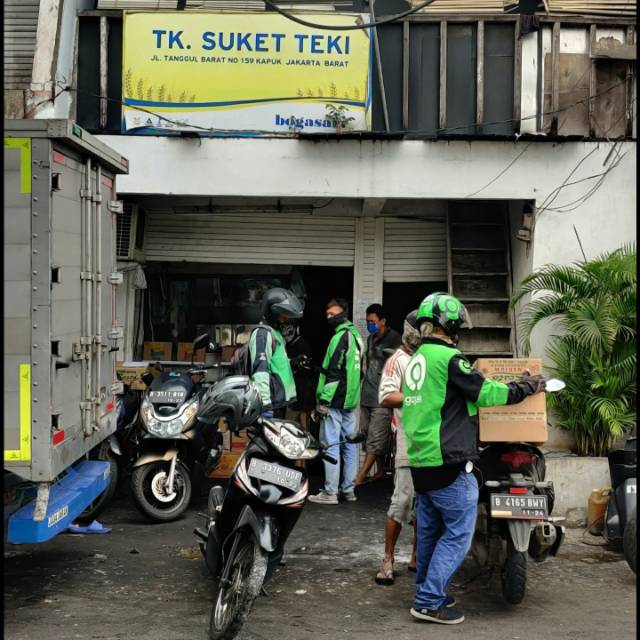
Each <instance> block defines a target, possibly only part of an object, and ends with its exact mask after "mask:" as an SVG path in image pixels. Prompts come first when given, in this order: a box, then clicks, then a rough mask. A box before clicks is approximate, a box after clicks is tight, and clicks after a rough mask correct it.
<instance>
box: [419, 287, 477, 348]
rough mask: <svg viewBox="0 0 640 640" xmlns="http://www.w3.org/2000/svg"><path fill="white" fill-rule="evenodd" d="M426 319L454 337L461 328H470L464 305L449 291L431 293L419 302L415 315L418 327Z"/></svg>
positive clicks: (469, 320)
mask: <svg viewBox="0 0 640 640" xmlns="http://www.w3.org/2000/svg"><path fill="white" fill-rule="evenodd" d="M427 320H428V321H429V322H431V323H432V324H434V325H437V326H439V327H440V328H441V329H443V330H444V332H445V333H446V334H447V335H448V336H449V337H451V338H455V339H457V335H458V331H459V330H460V329H461V328H463V327H464V328H468V329H470V328H471V319H470V318H469V314H468V312H467V310H466V309H465V306H464V305H463V304H462V302H460V300H458V298H456V297H455V296H452V295H451V294H449V293H442V292H437V293H432V294H430V295H428V296H427V297H426V298H425V299H424V300H423V301H422V302H421V303H420V306H419V307H418V313H417V316H416V324H417V326H418V328H419V327H420V325H421V324H422V323H423V322H425V321H427Z"/></svg>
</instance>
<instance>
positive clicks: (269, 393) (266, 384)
mask: <svg viewBox="0 0 640 640" xmlns="http://www.w3.org/2000/svg"><path fill="white" fill-rule="evenodd" d="M249 366H250V371H251V379H252V380H253V382H254V383H255V385H256V386H257V387H258V391H259V392H260V397H261V398H262V406H263V409H264V410H265V411H272V410H273V409H279V408H281V407H286V406H288V405H290V404H292V403H293V402H295V400H296V383H295V381H294V378H293V372H292V370H291V364H290V363H289V356H287V351H286V348H285V341H284V338H283V337H282V334H281V333H280V332H279V331H278V330H277V329H274V328H273V327H270V326H268V325H260V326H259V327H257V328H256V329H254V330H253V332H252V333H251V337H250V338H249Z"/></svg>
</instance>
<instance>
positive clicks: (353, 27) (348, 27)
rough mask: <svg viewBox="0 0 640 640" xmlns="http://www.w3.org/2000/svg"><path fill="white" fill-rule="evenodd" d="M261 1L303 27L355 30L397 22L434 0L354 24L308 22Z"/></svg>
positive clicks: (426, 0)
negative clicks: (379, 18)
mask: <svg viewBox="0 0 640 640" xmlns="http://www.w3.org/2000/svg"><path fill="white" fill-rule="evenodd" d="M263 1H264V3H265V5H266V6H267V7H269V8H270V9H273V10H274V11H276V12H277V13H279V14H280V15H281V16H283V17H284V18H286V19H287V20H291V21H292V22H297V23H298V24H301V25H302V26H303V27H311V28H312V29H326V30H329V31H355V30H356V29H371V28H373V27H378V26H380V25H382V24H389V23H391V22H397V21H398V20H402V18H406V17H407V16H410V15H411V14H413V13H416V12H417V11H420V10H421V9H424V8H425V7H428V6H429V5H430V4H432V3H433V2H435V0H424V2H421V3H420V4H418V5H416V6H415V7H412V8H411V9H407V10H406V11H403V12H402V13H397V14H395V15H393V16H389V17H388V18H382V19H381V20H375V21H374V22H367V23H362V24H355V25H334V24H319V23H317V22H309V21H308V20H304V19H303V18H299V17H298V16H296V15H293V14H291V13H289V12H288V11H285V10H284V9H281V8H280V7H279V6H278V5H277V4H275V2H271V0H263Z"/></svg>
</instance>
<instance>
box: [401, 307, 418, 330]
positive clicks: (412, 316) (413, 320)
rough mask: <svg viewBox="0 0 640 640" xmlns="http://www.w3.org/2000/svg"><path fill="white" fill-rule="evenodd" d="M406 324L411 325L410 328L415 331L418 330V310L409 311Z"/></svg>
mask: <svg viewBox="0 0 640 640" xmlns="http://www.w3.org/2000/svg"><path fill="white" fill-rule="evenodd" d="M404 321H405V322H407V323H408V324H409V326H410V327H413V328H414V329H417V328H418V310H417V309H414V310H413V311H409V313H407V315H406V316H405V319H404Z"/></svg>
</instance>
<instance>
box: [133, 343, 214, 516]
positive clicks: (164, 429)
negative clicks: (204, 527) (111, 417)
mask: <svg viewBox="0 0 640 640" xmlns="http://www.w3.org/2000/svg"><path fill="white" fill-rule="evenodd" d="M205 346H208V347H209V349H210V350H211V349H214V348H215V347H214V345H212V344H210V343H209V336H208V335H207V334H204V335H202V336H199V337H198V338H196V340H195V341H194V342H193V353H194V354H195V352H196V350H197V349H200V348H202V347H205ZM193 362H194V360H193V356H192V358H191V365H192V367H193ZM218 366H219V365H217V364H211V365H199V366H197V367H195V368H191V369H189V370H188V371H184V372H181V371H162V370H161V371H160V373H159V374H158V375H157V376H156V377H155V378H154V377H153V375H152V374H151V373H148V372H147V373H145V374H143V375H142V380H143V382H144V383H145V384H146V385H147V390H146V391H145V393H144V397H143V401H142V405H141V407H140V420H139V429H140V434H139V457H138V459H137V460H136V461H135V462H134V464H133V473H132V474H131V489H132V493H133V501H134V503H135V505H136V507H137V508H138V509H139V510H140V511H141V512H142V513H143V514H144V515H145V516H147V517H148V518H150V519H151V520H154V521H156V522H170V521H172V520H175V519H177V518H179V517H180V516H181V515H182V514H183V513H184V511H185V510H186V509H187V507H188V506H189V502H190V500H191V495H192V491H193V488H192V487H193V485H194V484H195V485H196V486H199V485H200V483H202V482H204V480H205V478H206V474H207V471H208V469H209V460H210V457H211V455H210V454H211V451H217V450H218V448H219V440H220V435H219V434H218V432H217V429H216V425H215V424H207V423H206V422H202V421H200V420H196V416H197V414H198V409H199V406H200V401H201V399H202V396H203V393H204V392H205V391H206V388H207V383H206V382H204V381H203V377H202V376H203V375H204V374H205V373H206V372H207V371H208V370H210V369H215V368H217V367H218ZM194 377H195V378H196V381H194Z"/></svg>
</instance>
